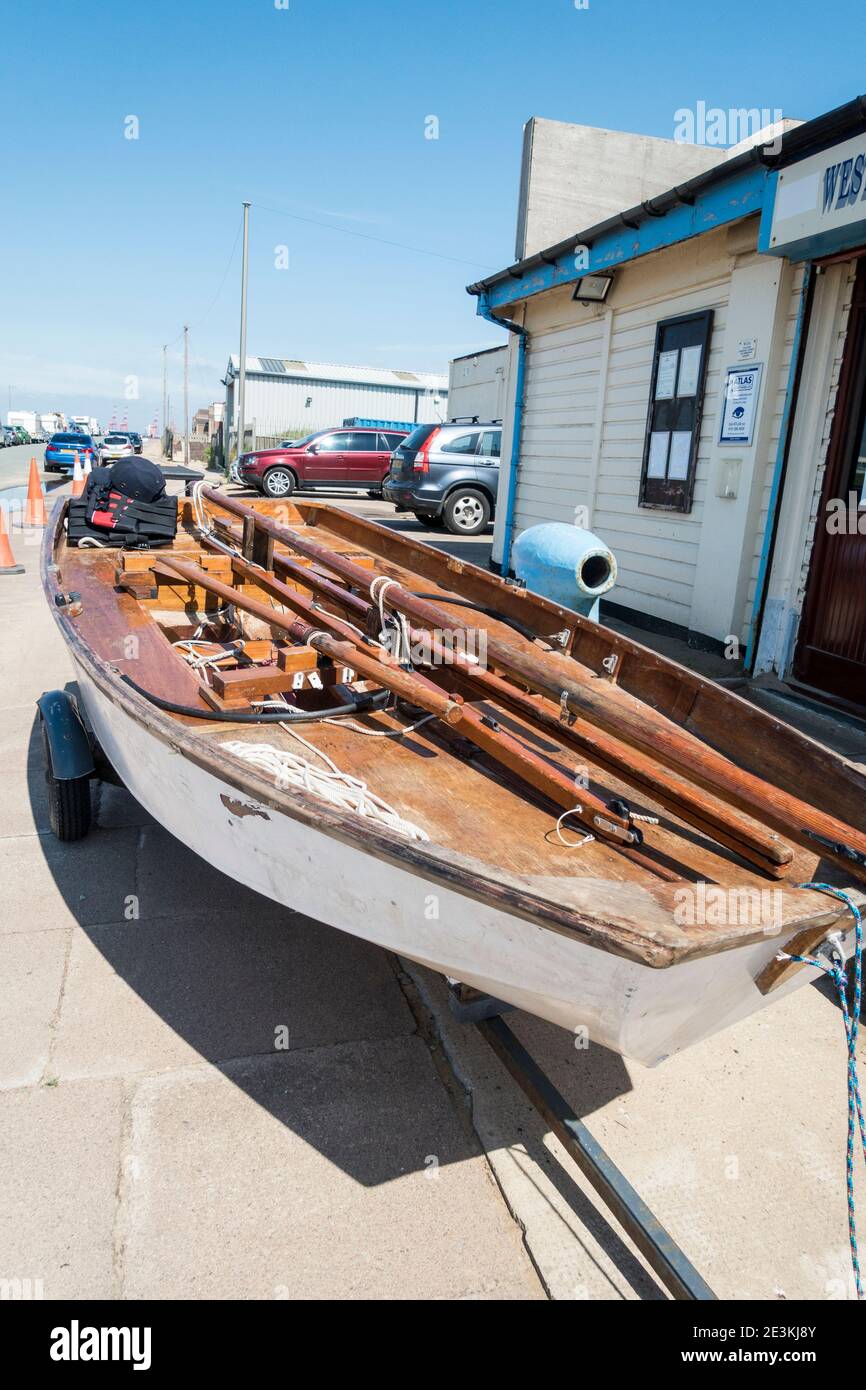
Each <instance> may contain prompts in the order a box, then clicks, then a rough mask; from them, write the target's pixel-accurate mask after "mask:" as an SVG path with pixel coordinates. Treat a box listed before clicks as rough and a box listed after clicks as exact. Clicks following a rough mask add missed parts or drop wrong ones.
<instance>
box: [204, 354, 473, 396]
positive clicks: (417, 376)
mask: <svg viewBox="0 0 866 1390" xmlns="http://www.w3.org/2000/svg"><path fill="white" fill-rule="evenodd" d="M265 360H273V361H275V362H282V363H283V366H284V368H285V370H284V371H283V372H279V373H277V372H270V371H267V370H265V369H263V368H262V366H261V365H260V364H261V363H262V362H263V361H265ZM239 367H240V358H239V357H238V354H237V353H236V352H233V353H231V354H230V356H229V360H228V371H229V372H231V373H236V372H237V371H238V369H239ZM292 368H295V370H294V371H293V370H292ZM341 372H353V373H356V372H357V373H362V374H363V375H362V376H360V377H356V376H348V377H342V376H341V375H340V373H341ZM250 374H253V375H257V376H279V377H292V376H295V375H297V376H303V377H304V378H305V379H307V378H308V379H310V380H311V381H313V380H316V379H318V380H322V381H345V382H347V383H348V384H349V385H359V384H360V385H363V384H364V382H365V381H369V384H370V385H371V386H380V385H393V386H396V387H399V388H401V389H403V390H414V389H421V388H423V387H424V386H426V385H435V386H440V385H446V386H447V384H448V376H447V374H446V373H444V372H406V371H404V370H402V369H398V368H394V367H361V366H356V365H354V364H351V363H348V362H298V361H297V360H296V359H292V358H287V357H283V358H273V359H265V358H262V357H251V356H249V355H248V356H247V375H248V376H249V375H250ZM383 377H390V378H393V380H392V381H387V382H383V381H382V378H383ZM409 378H411V380H410V379H409Z"/></svg>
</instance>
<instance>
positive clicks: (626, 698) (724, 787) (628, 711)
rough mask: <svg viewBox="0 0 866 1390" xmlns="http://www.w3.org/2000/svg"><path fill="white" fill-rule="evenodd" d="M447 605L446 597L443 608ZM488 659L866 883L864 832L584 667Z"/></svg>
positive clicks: (365, 581) (412, 610)
mask: <svg viewBox="0 0 866 1390" xmlns="http://www.w3.org/2000/svg"><path fill="white" fill-rule="evenodd" d="M202 495H203V496H205V497H207V498H208V499H209V500H210V501H211V502H213V503H214V504H215V505H216V506H218V507H222V508H223V509H224V510H225V511H228V512H233V513H234V514H235V515H236V516H240V517H246V516H248V515H252V516H254V517H255V518H256V526H257V527H259V528H260V529H261V530H263V531H265V532H266V533H267V534H268V535H270V536H272V537H273V538H274V540H277V541H281V542H282V543H283V544H284V545H286V546H288V547H289V549H290V550H294V551H296V552H297V553H298V554H301V555H305V556H306V557H307V558H308V559H311V560H315V561H317V562H318V563H319V564H322V565H324V566H325V567H326V568H327V569H329V570H330V571H331V572H332V573H333V574H336V575H338V576H339V577H340V578H341V579H344V580H345V581H346V582H347V583H349V584H352V585H353V586H354V587H356V588H358V589H360V590H361V592H362V593H366V594H368V595H369V593H370V587H371V584H372V583H373V581H374V580H375V578H376V575H375V574H374V573H371V572H370V571H368V570H365V569H363V568H362V567H361V566H360V565H357V564H355V563H354V562H353V561H351V560H349V559H347V558H346V557H345V556H343V555H336V554H334V552H333V551H331V550H328V548H327V547H326V546H321V545H318V544H317V543H316V542H315V541H311V540H309V539H307V537H306V536H300V535H298V534H297V533H296V532H295V531H292V530H291V529H290V528H289V527H287V526H280V525H279V524H278V523H277V522H274V521H271V519H270V518H269V517H265V516H263V515H261V514H260V513H257V512H256V511H255V509H254V508H251V507H248V506H247V505H246V504H245V503H243V502H239V501H238V500H237V499H235V498H233V497H226V496H223V495H222V494H221V493H219V492H216V491H215V490H214V489H213V488H210V487H205V488H203V489H202ZM447 601H448V600H447V598H446V597H444V596H443V599H442V602H444V603H447ZM386 602H387V604H388V606H389V607H390V608H392V609H394V610H395V611H396V612H399V613H403V614H405V615H406V616H407V617H409V618H415V619H416V621H418V622H420V623H421V624H422V626H425V627H431V628H442V629H446V630H447V629H451V630H455V629H456V630H465V631H469V630H471V625H470V624H469V623H466V622H464V621H463V620H462V619H461V618H459V617H458V616H457V615H456V614H454V613H449V612H446V611H445V610H444V609H442V608H439V607H437V606H436V605H435V604H433V603H430V602H429V600H427V599H421V598H418V596H417V595H416V594H413V593H412V592H411V590H408V589H405V588H404V587H403V586H402V585H401V584H400V583H398V582H395V583H393V584H391V585H390V586H389V587H388V590H387V599H386ZM487 652H488V657H489V659H490V661H491V662H492V664H493V665H494V666H497V667H499V669H500V670H503V671H505V672H506V673H507V674H508V675H509V676H511V677H513V678H516V679H518V680H520V681H523V683H524V684H525V685H528V686H529V687H530V688H531V689H533V690H537V691H540V692H541V693H542V694H544V695H546V696H548V698H550V699H552V700H555V701H556V702H557V703H559V701H560V700H561V699H564V701H565V704H566V707H567V709H568V710H569V712H570V713H573V714H576V715H582V716H583V717H584V718H585V719H587V720H588V721H589V722H590V723H591V724H594V725H599V726H600V727H601V728H602V729H604V730H605V731H606V732H608V733H611V734H614V735H615V736H617V737H618V738H620V739H622V740H623V741H624V742H625V743H627V744H629V745H630V746H631V747H634V748H637V749H638V750H639V751H640V752H643V753H646V754H647V755H648V756H649V757H650V758H653V759H655V760H656V761H657V762H662V763H664V764H666V765H668V766H670V767H672V768H673V769H674V770H675V771H677V772H679V773H682V774H683V775H684V776H686V777H687V778H688V779H689V780H690V781H692V782H696V783H697V784H698V785H699V786H702V787H704V788H705V789H706V790H708V791H710V792H712V793H713V794H714V795H716V796H718V797H720V798H721V799H722V800H724V801H726V802H728V803H729V804H731V805H733V806H735V807H737V809H739V810H741V811H744V812H745V813H746V814H747V815H751V816H754V817H755V818H756V819H757V820H759V821H763V822H764V823H765V824H767V825H769V826H771V827H772V828H773V829H775V830H777V831H779V832H780V833H781V834H782V835H784V836H785V837H786V838H787V839H791V840H794V841H795V842H796V843H797V844H800V845H803V846H804V847H805V848H806V849H808V850H811V851H812V852H818V851H819V850H820V852H821V853H823V854H824V856H825V857H826V858H828V859H831V860H833V861H834V862H836V863H838V864H840V865H842V866H843V867H844V868H845V869H847V870H848V872H849V873H852V874H854V875H855V876H856V877H857V878H859V879H861V880H866V834H864V833H863V832H862V831H859V830H856V829H855V828H854V827H853V826H849V825H846V824H845V823H844V822H843V821H840V820H837V819H836V817H835V816H831V815H829V814H827V813H826V812H824V811H820V810H817V809H816V808H815V807H813V806H809V805H808V804H807V803H806V802H804V801H801V800H800V799H799V798H798V797H795V796H792V795H791V794H790V793H789V792H786V791H783V790H782V789H781V788H780V787H776V786H774V785H773V784H771V783H768V782H764V781H763V780H762V779H761V778H760V777H756V776H755V775H754V774H753V773H751V772H748V771H747V770H746V769H745V768H739V767H736V766H735V765H734V764H733V763H731V762H730V761H729V760H728V759H727V758H725V757H724V756H723V755H722V754H720V753H717V752H715V750H714V749H712V748H710V747H709V745H707V744H705V743H702V742H701V741H700V739H698V738H695V737H694V735H692V734H689V733H687V732H686V731H685V730H684V729H682V728H681V727H680V726H679V725H678V724H675V723H674V722H673V721H672V720H670V719H667V718H665V717H664V716H663V715H660V714H659V713H658V712H657V711H656V710H653V709H652V708H651V707H650V706H649V705H646V704H644V703H643V702H642V701H640V700H638V699H636V698H635V697H634V696H630V695H629V694H628V693H627V692H626V691H623V690H620V689H619V688H618V687H616V686H615V685H614V684H613V683H612V682H611V681H607V680H602V679H601V677H599V676H596V675H593V674H592V673H591V672H588V671H587V672H585V673H581V674H575V671H574V669H573V667H574V666H575V664H576V663H574V662H572V661H571V659H570V658H567V657H562V656H557V655H555V654H554V653H550V652H540V651H534V650H533V651H523V650H521V649H520V648H519V647H518V646H516V645H514V644H510V643H506V642H503V641H502V640H501V638H498V637H496V636H495V635H493V634H492V633H489V632H488V634H487Z"/></svg>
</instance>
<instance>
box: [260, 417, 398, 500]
mask: <svg viewBox="0 0 866 1390" xmlns="http://www.w3.org/2000/svg"><path fill="white" fill-rule="evenodd" d="M408 436H409V430H380V429H360V428H358V429H355V428H353V429H336V430H321V431H320V432H319V433H318V434H311V435H308V436H307V438H306V439H292V440H289V441H288V443H286V444H283V445H282V446H281V447H280V448H279V449H259V450H257V452H256V453H254V454H243V455H242V456H241V457H240V458H239V459H238V462H237V480H238V482H242V483H246V484H247V485H248V486H249V487H255V488H258V490H259V492H263V493H265V495H266V496H267V497H290V496H291V495H292V493H293V492H294V491H295V489H296V488H306V487H315V486H323V487H360V488H366V489H368V490H369V489H375V490H378V489H380V488H381V486H382V479H383V478H384V477H385V474H386V473H387V472H388V469H389V467H390V464H391V453H392V451H393V450H394V449H396V448H398V447H399V445H401V444H402V443H403V440H404V439H406V438H408Z"/></svg>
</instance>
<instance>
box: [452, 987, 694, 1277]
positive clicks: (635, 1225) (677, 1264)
mask: <svg viewBox="0 0 866 1390" xmlns="http://www.w3.org/2000/svg"><path fill="white" fill-rule="evenodd" d="M447 983H448V990H449V1003H450V1005H451V1010H452V1013H453V1014H454V1015H455V1017H456V1018H457V1019H458V1021H459V1022H461V1023H473V1024H474V1025H475V1026H476V1028H477V1029H478V1031H479V1033H480V1034H481V1036H482V1037H483V1038H484V1040H485V1042H486V1043H488V1044H489V1045H490V1047H491V1048H492V1049H493V1051H494V1052H495V1053H496V1055H497V1057H498V1058H499V1060H500V1062H502V1064H503V1066H504V1067H505V1069H506V1071H508V1072H509V1073H510V1074H511V1076H512V1077H513V1078H514V1080H515V1081H516V1082H517V1084H518V1086H519V1087H520V1089H521V1091H523V1093H524V1095H525V1096H526V1097H527V1099H528V1100H529V1101H530V1102H531V1104H532V1105H533V1106H534V1108H535V1109H536V1110H537V1111H538V1113H539V1115H540V1116H541V1118H542V1119H543V1120H544V1122H545V1124H547V1125H548V1126H549V1128H550V1129H551V1130H552V1131H553V1133H554V1134H555V1135H556V1137H557V1139H558V1140H559V1142H560V1143H561V1144H562V1146H563V1148H564V1149H565V1151H566V1153H567V1154H568V1155H569V1157H570V1158H572V1159H573V1160H574V1162H575V1163H576V1164H577V1166H578V1168H579V1169H580V1171H581V1172H582V1173H583V1175H584V1177H585V1178H587V1179H588V1180H589V1182H590V1183H591V1184H592V1186H593V1187H594V1188H595V1190H596V1192H597V1193H598V1195H599V1197H600V1198H601V1200H602V1202H603V1203H604V1205H605V1206H606V1207H607V1209H608V1211H609V1212H610V1213H611V1215H612V1216H614V1217H615V1219H616V1220H617V1222H618V1223H619V1225H620V1226H621V1227H622V1228H623V1230H624V1231H626V1232H627V1233H628V1235H629V1236H630V1237H631V1239H632V1240H633V1241H634V1243H635V1245H636V1246H637V1248H638V1250H639V1251H640V1252H641V1254H642V1255H643V1256H644V1259H645V1260H646V1261H647V1263H648V1264H649V1266H650V1268H651V1269H652V1270H653V1272H654V1273H655V1274H656V1275H657V1276H658V1278H659V1280H660V1281H661V1283H662V1284H663V1285H664V1287H665V1288H666V1289H667V1290H668V1292H669V1293H670V1294H671V1295H672V1296H673V1298H674V1299H677V1300H680V1299H682V1300H694V1301H697V1302H709V1301H713V1300H715V1299H716V1295H715V1294H714V1293H713V1291H712V1289H711V1288H710V1287H709V1285H708V1284H707V1283H706V1281H705V1280H704V1279H702V1278H701V1276H700V1274H699V1273H698V1271H697V1270H696V1269H695V1267H694V1265H693V1264H692V1263H691V1261H690V1260H689V1259H688V1258H687V1256H686V1255H685V1254H684V1253H683V1251H682V1250H681V1249H680V1247H679V1246H678V1245H677V1243H676V1241H675V1240H674V1238H673V1236H672V1235H671V1234H670V1232H669V1231H667V1230H666V1229H665V1227H664V1226H663V1225H662V1224H661V1222H660V1221H659V1220H658V1218H657V1217H656V1216H654V1215H653V1213H652V1212H651V1211H650V1209H649V1207H648V1206H647V1204H646V1202H645V1201H644V1200H643V1198H642V1197H641V1196H640V1194H639V1193H637V1192H636V1191H635V1189H634V1188H633V1187H632V1185H631V1183H630V1182H629V1181H628V1179H627V1178H626V1177H625V1175H624V1174H623V1173H622V1172H621V1171H620V1169H619V1168H617V1166H616V1164H615V1163H614V1162H613V1159H612V1158H611V1157H610V1155H609V1154H608V1153H607V1152H606V1151H605V1150H604V1149H603V1148H602V1146H601V1144H600V1143H599V1142H598V1140H597V1139H596V1138H594V1136H593V1135H592V1134H591V1133H590V1131H589V1130H588V1129H587V1127H586V1125H585V1124H584V1123H583V1121H582V1120H581V1119H580V1118H579V1116H577V1115H575V1113H574V1111H573V1110H572V1108H571V1106H570V1105H569V1104H568V1101H567V1100H566V1099H565V1096H563V1095H562V1094H561V1092H559V1091H558V1090H557V1089H556V1087H555V1086H554V1084H553V1082H552V1081H551V1080H550V1077H549V1076H547V1075H546V1074H545V1072H543V1071H542V1069H541V1067H540V1066H539V1065H538V1063H537V1062H536V1061H535V1059H534V1057H532V1056H530V1054H529V1053H528V1052H527V1051H526V1048H525V1047H524V1046H523V1044H522V1043H521V1042H520V1041H519V1039H518V1038H517V1037H516V1036H515V1034H514V1033H513V1032H512V1031H511V1029H510V1028H509V1027H508V1024H507V1023H505V1022H504V1020H503V1018H502V1015H503V1014H504V1013H508V1012H510V1011H511V1010H512V1009H513V1007H514V1006H513V1005H511V1004H505V1003H503V1001H502V1000H501V999H494V998H492V997H491V996H490V995H486V994H482V993H481V992H480V991H479V990H476V989H473V988H472V987H471V986H469V985H464V984H461V983H460V982H459V981H457V980H450V979H449V980H448V981H447Z"/></svg>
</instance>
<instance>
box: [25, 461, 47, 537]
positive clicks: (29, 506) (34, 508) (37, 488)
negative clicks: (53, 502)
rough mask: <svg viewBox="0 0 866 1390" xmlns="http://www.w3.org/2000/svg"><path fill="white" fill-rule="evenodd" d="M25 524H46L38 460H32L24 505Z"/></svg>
mask: <svg viewBox="0 0 866 1390" xmlns="http://www.w3.org/2000/svg"><path fill="white" fill-rule="evenodd" d="M24 524H25V526H44V525H45V494H44V492H43V491H42V483H41V482H40V480H39V468H38V467H37V464H36V460H35V459H31V460H30V480H29V482H28V484H27V502H26V504H25V507H24Z"/></svg>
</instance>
